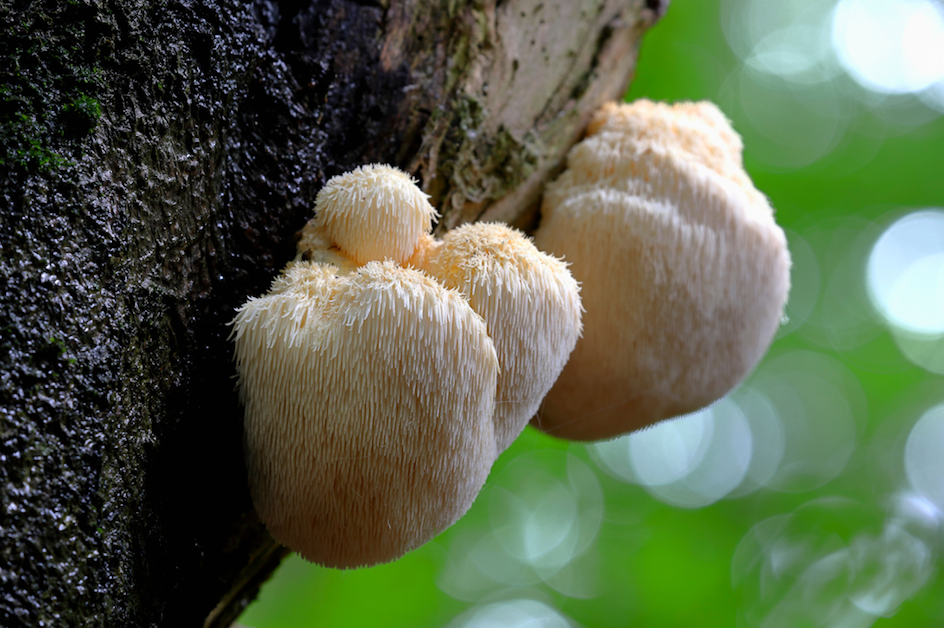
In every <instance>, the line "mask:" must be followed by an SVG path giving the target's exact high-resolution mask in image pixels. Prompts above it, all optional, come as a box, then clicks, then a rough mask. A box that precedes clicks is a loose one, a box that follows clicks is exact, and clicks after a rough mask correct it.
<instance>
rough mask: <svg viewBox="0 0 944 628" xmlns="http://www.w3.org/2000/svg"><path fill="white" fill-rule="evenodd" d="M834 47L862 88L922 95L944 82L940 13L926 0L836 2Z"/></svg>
mask: <svg viewBox="0 0 944 628" xmlns="http://www.w3.org/2000/svg"><path fill="white" fill-rule="evenodd" d="M832 39H833V46H834V47H835V49H836V53H837V55H838V57H839V61H840V63H841V64H842V65H843V67H844V68H845V69H846V71H847V72H848V73H849V74H850V76H852V77H853V78H854V79H855V80H856V81H857V82H858V83H859V84H861V85H862V86H863V87H865V88H867V89H870V90H872V91H875V92H880V93H886V94H906V93H914V92H920V91H922V90H924V89H926V88H928V87H930V86H931V85H933V84H934V83H936V82H938V81H940V80H941V79H944V12H942V9H941V8H940V6H939V5H938V4H937V3H935V2H931V1H930V0H840V2H839V3H838V4H837V6H836V10H835V13H834V14H833V23H832Z"/></svg>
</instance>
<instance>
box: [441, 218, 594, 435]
mask: <svg viewBox="0 0 944 628" xmlns="http://www.w3.org/2000/svg"><path fill="white" fill-rule="evenodd" d="M423 269H424V270H426V272H428V273H429V274H431V275H432V276H434V277H436V278H437V279H439V280H440V281H441V282H442V283H443V285H445V286H446V287H447V288H452V289H455V290H458V291H459V292H460V293H462V294H463V295H464V296H465V297H466V298H467V299H468V300H469V304H470V305H471V306H472V309H473V310H475V311H476V312H478V313H479V314H480V315H481V316H482V317H483V318H484V319H485V323H486V325H487V327H488V334H489V336H491V338H492V340H493V341H494V343H495V349H496V351H497V352H498V364H499V366H500V368H501V371H500V373H499V375H498V392H497V405H496V407H495V438H496V441H497V443H498V451H499V452H501V451H504V450H505V449H506V448H507V447H508V446H509V445H511V443H512V442H513V441H514V440H515V438H517V437H518V435H519V434H520V433H521V431H522V430H523V429H524V428H525V426H526V425H527V424H528V421H529V420H530V419H531V417H532V416H534V413H535V412H536V411H537V410H538V407H539V406H540V403H541V400H542V399H543V398H544V396H545V395H546V394H547V391H548V390H550V388H551V386H552V385H553V384H554V381H555V380H556V379H557V377H558V375H560V372H561V369H563V368H564V364H565V363H566V362H567V358H568V356H570V352H571V351H572V350H573V348H574V345H575V344H576V343H577V338H578V337H579V336H580V331H581V319H580V317H581V306H580V287H579V285H578V284H577V282H576V281H575V280H574V278H573V277H572V276H571V274H570V272H569V271H568V270H567V265H566V264H564V263H563V262H562V261H560V260H559V259H556V258H554V257H552V256H550V255H547V254H545V253H542V252H541V251H539V250H538V249H537V248H535V246H534V244H533V243H532V242H531V240H530V239H528V238H527V237H525V236H524V234H522V233H521V232H520V231H517V230H515V229H513V228H511V227H509V226H507V225H504V224H498V223H494V224H490V223H474V224H467V225H463V226H461V227H458V228H456V229H454V230H452V231H450V232H449V233H447V234H446V235H445V237H444V238H443V240H442V244H441V245H439V246H438V247H436V248H435V249H433V250H432V251H431V252H430V253H429V254H428V256H427V257H426V259H425V264H424V265H423Z"/></svg>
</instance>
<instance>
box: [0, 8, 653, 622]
mask: <svg viewBox="0 0 944 628" xmlns="http://www.w3.org/2000/svg"><path fill="white" fill-rule="evenodd" d="M664 4H666V3H665V2H652V1H649V2H646V1H645V0H588V1H587V2H584V3H576V2H572V1H571V0H546V1H544V2H540V1H539V0H505V1H503V2H498V1H497V0H477V1H464V0H440V1H439V2H429V1H424V0H411V1H408V2H407V1H404V2H396V3H390V2H388V1H387V0H379V1H378V2H370V1H366V0H363V1H360V2H357V1H354V0H312V1H311V2H306V1H304V0H284V1H281V2H280V1H278V0H261V1H257V2H256V3H255V4H244V3H242V2H237V1H236V0H206V1H204V2H190V1H188V0H167V1H165V2H160V3H157V4H153V5H152V4H151V3H140V2H131V1H130V0H78V1H72V0H69V1H65V0H62V1H47V2H25V1H11V0H2V5H0V13H2V24H3V32H2V37H0V50H2V51H3V66H2V68H0V72H2V74H3V80H2V84H0V97H2V109H0V133H2V141H3V145H2V153H0V159H2V162H0V163H2V168H0V180H2V184H0V185H2V194H3V204H4V205H3V211H2V216H0V247H2V248H0V293H2V296H0V347H2V348H0V413H2V415H0V487H2V488H0V535H2V547H0V552H2V553H0V595H2V600H0V625H3V626H8V627H12V626H20V625H22V626H27V625H29V626H79V625H81V626H109V627H113V626H175V627H179V626H200V625H201V624H205V625H208V626H226V625H228V624H229V623H230V622H232V621H233V620H234V619H235V617H236V616H238V614H239V613H240V612H241V610H242V609H243V607H244V606H245V605H246V603H247V602H248V601H249V600H251V599H252V598H253V597H254V595H255V594H256V592H257V590H258V586H259V584H260V583H261V582H262V581H263V580H264V579H265V578H266V577H267V576H268V574H269V573H271V571H272V570H273V569H275V567H276V566H277V565H278V563H279V561H280V560H281V558H282V557H283V556H284V554H285V550H284V549H283V548H280V547H278V546H277V545H276V544H275V543H274V542H273V541H272V540H271V538H270V537H268V535H267V534H266V532H265V530H264V528H263V526H262V525H261V524H260V523H259V520H258V518H257V517H256V516H255V514H254V512H253V509H252V504H251V502H250V499H249V494H248V490H247V487H246V478H245V468H244V465H243V457H242V447H241V430H242V428H241V417H242V411H241V408H240V407H239V405H238V402H237V397H236V394H235V393H234V390H233V385H234V380H233V373H234V369H233V364H232V350H231V346H230V343H229V342H228V340H227V336H228V334H229V328H228V327H227V323H228V322H229V321H230V319H231V318H232V317H233V314H234V308H236V307H237V306H239V305H240V304H241V303H242V302H243V301H245V300H246V299H247V298H248V297H249V296H253V295H259V294H261V293H263V292H264V291H265V290H266V289H267V287H268V284H269V283H270V281H271V280H272V279H273V277H274V276H275V275H276V274H277V273H278V271H279V270H280V269H281V268H282V266H283V265H284V264H285V263H286V262H287V261H288V260H289V259H290V258H292V257H293V254H294V240H293V234H294V233H295V232H296V231H297V230H299V229H300V228H301V226H302V225H303V224H304V223H305V221H306V220H307V219H308V218H309V217H310V216H311V210H312V207H313V205H314V197H315V194H316V193H317V191H318V190H319V188H320V187H321V186H322V184H323V183H324V182H325V180H326V179H327V178H328V177H330V176H333V175H335V174H338V173H340V172H343V171H345V170H348V169H350V168H353V167H355V166H357V165H359V164H363V163H369V162H386V163H391V164H394V165H398V166H400V167H402V168H404V169H406V170H408V171H410V172H412V173H413V174H414V175H415V176H416V177H417V178H418V179H419V180H420V182H421V185H422V187H423V188H424V189H425V190H426V191H427V192H428V193H429V194H431V195H432V201H433V204H434V205H435V206H437V207H438V208H439V209H440V211H441V212H442V214H443V217H442V219H441V221H440V224H439V227H438V229H439V230H440V231H443V230H447V229H449V228H452V227H454V226H455V225H457V224H460V223H463V222H467V221H473V220H479V219H492V220H504V221H507V222H510V223H513V224H516V225H518V226H520V227H523V228H528V227H529V226H530V225H531V223H532V222H533V220H534V218H535V215H536V207H537V202H538V200H539V197H540V194H541V189H542V186H543V184H544V182H545V181H546V180H547V179H548V178H549V177H550V176H552V175H553V174H554V173H555V171H556V170H558V169H559V168H560V166H561V163H562V159H563V157H564V155H565V154H566V151H567V149H568V148H569V147H570V146H571V145H572V144H573V143H574V142H575V141H576V140H577V139H578V137H579V135H580V133H581V130H582V129H583V127H584V125H585V124H586V121H587V119H588V116H589V115H590V114H591V113H592V111H593V110H594V109H595V108H596V107H597V106H599V105H600V104H601V103H602V102H604V101H607V100H611V99H616V98H619V97H620V96H621V94H623V92H624V91H625V89H626V87H627V85H628V81H629V77H630V74H631V72H632V69H633V67H634V65H635V56H636V50H637V46H638V43H639V39H640V36H641V35H642V33H643V32H644V30H645V29H646V28H647V27H648V26H649V25H651V24H652V23H653V22H654V21H655V20H656V19H657V18H658V17H659V15H660V14H661V12H662V10H663V9H664Z"/></svg>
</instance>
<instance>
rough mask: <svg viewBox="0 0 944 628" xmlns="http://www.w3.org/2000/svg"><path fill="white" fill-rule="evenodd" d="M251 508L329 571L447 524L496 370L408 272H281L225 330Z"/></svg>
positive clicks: (489, 355)
mask: <svg viewBox="0 0 944 628" xmlns="http://www.w3.org/2000/svg"><path fill="white" fill-rule="evenodd" d="M235 329H236V354H237V356H239V358H238V360H239V364H238V368H239V378H240V398H241V400H242V402H243V404H244V405H245V448H246V460H247V465H248V471H249V479H250V491H251V494H252V498H253V503H254V504H255V506H256V510H257V512H258V513H259V516H260V517H261V519H262V520H263V521H264V522H265V524H266V527H267V528H268V529H269V531H270V532H271V534H272V536H273V537H274V538H275V539H276V540H277V541H279V542H280V543H283V544H285V545H288V546H289V547H291V548H292V549H294V550H295V551H297V552H298V553H300V554H301V555H302V556H303V557H304V558H306V559H308V560H310V561H313V562H316V563H319V564H322V565H327V566H331V567H357V566H361V565H372V564H375V563H379V562H386V561H389V560H393V559H395V558H398V557H399V556H401V555H403V554H404V553H406V552H407V551H409V550H411V549H414V548H416V547H418V546H419V545H421V544H423V543H425V542H426V541H428V540H429V539H431V538H432V537H433V536H435V535H436V534H438V533H439V532H440V531H442V530H444V529H445V528H447V527H448V526H449V525H451V524H452V523H453V522H454V521H456V520H457V519H458V518H459V517H461V516H462V515H463V514H464V513H465V511H466V510H468V508H469V506H471V504H472V502H473V500H474V499H475V496H476V495H477V494H478V492H479V490H480V489H481V487H482V485H483V484H484V482H485V479H486V477H487V476H488V471H489V469H490V468H491V465H492V463H493V462H494V460H495V434H494V428H493V421H492V415H493V413H494V404H495V386H496V377H497V374H498V360H497V357H496V355H495V349H494V347H493V345H492V342H491V340H490V339H489V337H488V334H487V333H486V330H485V324H484V322H483V321H482V319H481V317H479V316H478V315H476V314H475V313H474V312H473V311H472V309H471V308H470V307H469V305H468V304H467V303H466V302H465V300H464V299H463V298H462V297H461V296H460V295H459V294H458V293H457V292H454V291H450V290H447V289H446V288H444V287H443V286H442V285H440V284H439V283H437V282H436V281H434V280H433V279H431V278H429V277H427V276H425V275H423V274H422V273H420V272H418V271H415V270H411V269H406V268H401V267H399V266H396V265H395V264H393V263H392V262H389V261H388V262H369V263H367V264H365V265H364V266H362V267H360V268H358V269H356V270H355V271H353V272H350V273H347V274H344V273H342V272H341V271H340V269H339V268H338V267H336V266H331V265H322V264H316V263H311V262H298V263H295V264H292V265H290V267H289V268H288V269H286V271H285V273H284V274H283V275H282V276H281V277H280V278H279V279H277V280H276V282H275V284H274V285H273V287H272V290H271V292H270V293H269V294H268V295H266V296H265V297H262V298H260V299H253V300H250V301H249V302H248V303H247V304H246V305H244V306H243V307H242V308H241V309H240V311H239V314H238V315H237V317H236V320H235Z"/></svg>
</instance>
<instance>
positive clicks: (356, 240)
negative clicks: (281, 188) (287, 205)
mask: <svg viewBox="0 0 944 628" xmlns="http://www.w3.org/2000/svg"><path fill="white" fill-rule="evenodd" d="M438 215H439V214H438V213H437V212H436V210H435V209H433V206H432V205H430V204H429V197H428V196H427V195H426V194H425V193H423V191H422V190H420V189H419V188H418V187H416V184H415V183H414V182H413V179H412V177H410V176H409V175H408V174H406V173H404V172H402V171H400V170H398V169H396V168H393V167H391V166H386V165H383V164H370V165H367V166H360V167H358V168H355V169H354V170H352V171H350V172H346V173H344V174H342V175H338V176H336V177H333V178H332V179H331V180H330V181H329V182H328V183H327V184H326V185H325V187H324V189H322V190H321V192H319V193H318V196H317V198H316V199H315V218H314V219H313V220H311V221H310V222H309V223H308V225H306V227H305V230H304V231H303V235H302V238H303V242H304V243H303V244H301V245H300V248H304V247H305V246H309V247H311V246H320V245H321V244H322V243H325V242H327V243H330V244H331V245H333V246H336V247H337V248H338V249H340V251H341V252H342V253H343V254H344V255H346V256H347V257H349V258H350V259H351V261H352V262H354V263H355V264H363V263H365V262H368V261H371V260H378V261H382V260H385V259H392V260H393V261H395V262H397V263H398V264H402V263H403V262H405V261H406V260H407V259H409V258H410V257H411V256H412V255H413V252H414V250H415V249H416V245H417V243H418V242H419V240H420V237H421V236H423V235H425V234H428V233H429V231H430V229H432V224H433V219H435V218H436V217H438Z"/></svg>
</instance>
